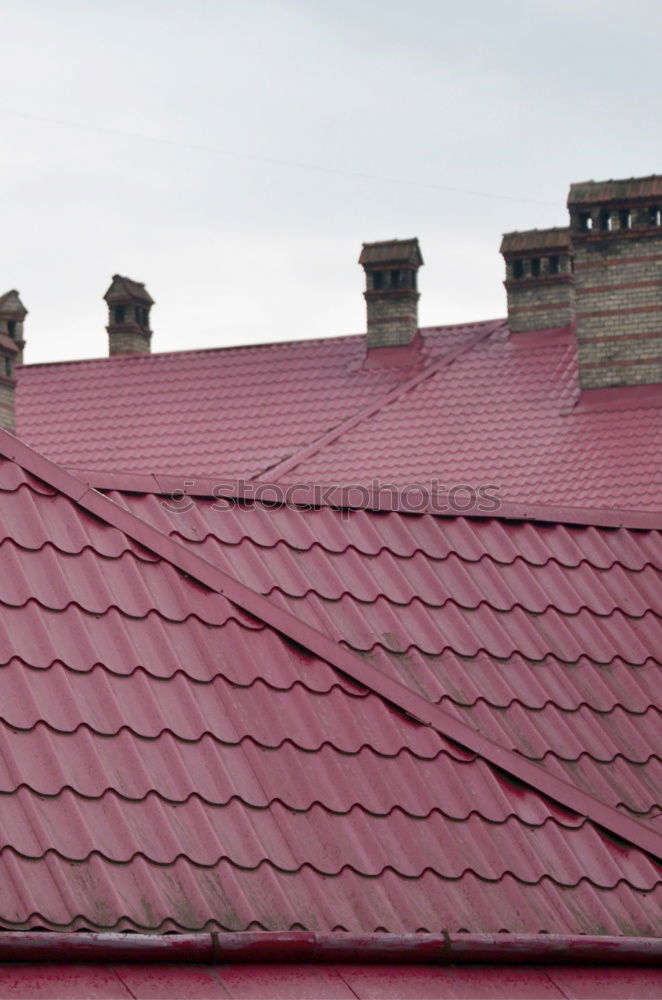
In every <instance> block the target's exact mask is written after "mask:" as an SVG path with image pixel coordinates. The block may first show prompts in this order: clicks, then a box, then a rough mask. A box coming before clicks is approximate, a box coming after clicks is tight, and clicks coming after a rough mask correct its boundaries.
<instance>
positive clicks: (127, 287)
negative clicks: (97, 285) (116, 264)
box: [104, 274, 154, 306]
mask: <svg viewBox="0 0 662 1000" xmlns="http://www.w3.org/2000/svg"><path fill="white" fill-rule="evenodd" d="M104 299H105V300H106V302H108V303H109V304H110V303H111V302H139V303H140V304H141V305H148V306H153V305H154V299H153V298H152V296H151V295H150V294H149V292H148V291H147V289H146V288H145V285H144V284H143V283H142V282H141V281H134V280H133V278H126V277H124V275H122V274H114V275H113V280H112V281H111V283H110V288H109V289H108V291H107V292H106V294H105V295H104Z"/></svg>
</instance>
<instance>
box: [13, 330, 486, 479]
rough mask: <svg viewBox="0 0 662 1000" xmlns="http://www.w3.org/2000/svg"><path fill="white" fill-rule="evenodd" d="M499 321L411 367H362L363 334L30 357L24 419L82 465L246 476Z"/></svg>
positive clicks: (24, 431) (438, 344) (23, 429)
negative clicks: (84, 357) (42, 360)
mask: <svg viewBox="0 0 662 1000" xmlns="http://www.w3.org/2000/svg"><path fill="white" fill-rule="evenodd" d="M495 325H499V324H494V323H492V324H485V323H474V324H469V325H466V326H457V327H446V328H444V329H443V330H440V331H439V334H438V336H435V337H431V338H429V339H428V340H427V341H426V342H425V344H424V345H423V348H422V351H421V353H420V355H419V356H418V357H413V358H412V366H413V367H409V368H408V367H406V366H405V367H404V368H402V367H395V368H394V367H379V366H377V367H366V366H365V365H364V363H363V362H364V359H365V338H364V337H359V336H354V337H351V336H350V337H334V338H332V339H326V340H304V341H299V342H295V343H289V344H264V345H261V346H254V347H241V348H232V349H223V350H207V351H180V352H177V353H172V354H152V355H143V356H140V357H135V356H131V357H126V356H125V357H114V358H103V359H99V360H94V361H80V362H73V363H64V364H55V365H49V364H46V365H30V366H23V367H21V368H20V369H18V370H17V380H18V384H17V393H16V412H17V427H18V429H19V433H20V436H21V437H22V438H23V440H25V441H26V442H28V443H29V444H31V445H33V446H34V447H36V448H39V450H40V451H42V452H43V453H44V454H46V455H48V457H49V458H52V459H53V460H54V461H56V462H61V463H62V464H65V465H67V464H68V465H69V466H76V467H78V468H81V467H88V468H102V467H103V468H106V469H124V470H126V471H136V472H144V471H145V469H149V470H150V471H155V470H161V471H162V472H170V473H181V474H183V475H186V474H189V473H191V472H195V473H196V474H197V475H202V474H205V473H207V474H209V475H214V474H224V475H234V476H250V475H253V474H257V473H259V472H261V471H262V470H264V469H266V468H269V467H270V466H272V465H275V464H276V463H278V462H280V461H282V460H283V459H284V458H286V457H287V456H288V455H290V454H291V453H292V452H293V451H296V450H298V449H299V448H302V447H304V446H305V445H307V444H308V443H309V442H310V441H312V440H315V439H317V438H318V437H320V436H321V435H322V434H324V433H325V432H326V431H328V430H329V429H330V428H332V427H335V426H336V424H337V423H338V421H339V420H341V419H345V418H347V417H350V416H352V415H353V414H355V413H357V412H359V411H360V410H362V409H363V408H365V407H366V406H368V405H370V404H372V403H375V402H378V401H379V400H380V399H381V398H382V397H383V396H384V395H385V394H386V393H388V392H389V390H391V389H393V388H395V387H396V386H397V385H399V384H400V383H401V382H402V381H403V380H406V379H407V377H408V376H409V375H411V374H412V373H413V372H415V371H417V370H418V368H419V367H420V365H421V364H424V363H428V362H431V361H433V360H435V359H438V358H440V357H442V356H443V355H444V354H445V353H446V352H448V351H449V350H451V349H452V348H454V347H458V346H460V345H462V344H465V343H467V342H469V341H470V340H471V338H472V337H474V336H475V335H476V333H477V332H479V331H481V330H485V331H489V329H491V328H494V326H495Z"/></svg>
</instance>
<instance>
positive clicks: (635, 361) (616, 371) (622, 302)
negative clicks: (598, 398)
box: [568, 176, 662, 388]
mask: <svg viewBox="0 0 662 1000" xmlns="http://www.w3.org/2000/svg"><path fill="white" fill-rule="evenodd" d="M568 208H569V210H570V229H571V233H572V243H573V247H574V261H575V294H576V297H577V344H578V357H579V380H580V384H581V386H582V388H601V387H605V386H617V385H646V384H651V383H657V382H661V383H662V176H656V177H643V178H631V179H629V180H620V181H614V180H610V181H588V182H586V183H582V184H571V186H570V194H569V196H568Z"/></svg>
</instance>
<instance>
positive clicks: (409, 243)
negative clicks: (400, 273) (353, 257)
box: [359, 237, 423, 267]
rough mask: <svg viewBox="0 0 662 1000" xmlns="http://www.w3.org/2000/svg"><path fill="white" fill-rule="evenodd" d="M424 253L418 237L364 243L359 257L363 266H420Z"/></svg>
mask: <svg viewBox="0 0 662 1000" xmlns="http://www.w3.org/2000/svg"><path fill="white" fill-rule="evenodd" d="M422 263H423V255H422V254H421V250H420V247H419V245H418V239H417V238H416V237H413V238H412V239H409V240H382V241H381V242H378V243H364V244H363V249H362V250H361V256H360V257H359V264H361V265H362V266H363V267H387V266H389V265H392V266H398V267H420V266H421V264H422Z"/></svg>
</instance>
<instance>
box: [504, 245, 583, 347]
mask: <svg viewBox="0 0 662 1000" xmlns="http://www.w3.org/2000/svg"><path fill="white" fill-rule="evenodd" d="M501 253H502V254H503V258H504V260H505V262H506V280H505V281H504V285H505V286H506V293H507V296H508V325H509V327H510V330H511V332H512V333H521V332H524V331H527V330H548V329H551V328H554V327H563V326H569V324H570V323H572V322H573V320H574V294H573V282H572V249H571V245H570V231H569V230H568V229H530V230H528V231H527V232H521V233H505V234H504V237H503V239H502V241H501Z"/></svg>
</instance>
